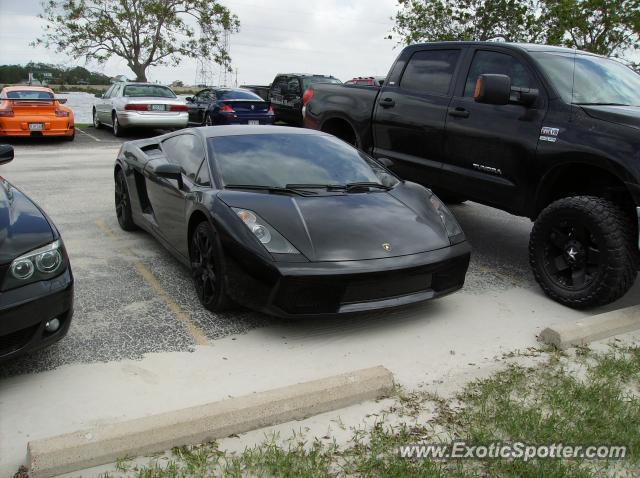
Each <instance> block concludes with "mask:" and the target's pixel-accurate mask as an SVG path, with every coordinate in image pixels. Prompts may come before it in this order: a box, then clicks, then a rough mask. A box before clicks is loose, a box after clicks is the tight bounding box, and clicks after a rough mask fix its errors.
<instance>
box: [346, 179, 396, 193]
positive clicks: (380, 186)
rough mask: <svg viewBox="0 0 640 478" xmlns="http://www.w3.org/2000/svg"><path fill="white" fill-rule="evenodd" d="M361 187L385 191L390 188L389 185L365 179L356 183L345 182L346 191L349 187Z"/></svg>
mask: <svg viewBox="0 0 640 478" xmlns="http://www.w3.org/2000/svg"><path fill="white" fill-rule="evenodd" d="M362 188H374V189H383V190H385V191H388V190H390V189H391V186H385V185H384V184H380V183H374V182H367V181H362V182H357V183H347V185H346V189H347V191H349V190H351V189H362Z"/></svg>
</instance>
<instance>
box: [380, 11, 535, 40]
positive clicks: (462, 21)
mask: <svg viewBox="0 0 640 478" xmlns="http://www.w3.org/2000/svg"><path fill="white" fill-rule="evenodd" d="M398 4H399V6H400V10H399V11H398V12H397V14H396V17H395V21H396V23H395V26H394V28H393V30H392V33H391V34H390V35H389V37H388V38H389V39H393V38H394V35H395V36H396V38H397V39H399V41H400V42H401V43H405V44H409V43H415V42H421V41H444V40H480V41H485V40H490V39H492V38H496V37H502V38H504V39H506V40H508V41H520V42H536V41H538V40H539V39H540V38H541V37H542V35H543V33H544V28H543V25H542V24H541V22H540V19H541V17H542V15H543V13H544V10H543V9H542V8H541V5H540V2H537V1H535V0H486V1H484V0H399V1H398Z"/></svg>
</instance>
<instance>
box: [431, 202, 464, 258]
mask: <svg viewBox="0 0 640 478" xmlns="http://www.w3.org/2000/svg"><path fill="white" fill-rule="evenodd" d="M430 201H431V205H432V206H433V208H434V209H435V210H436V212H437V213H438V216H440V220H441V221H442V224H444V228H445V229H446V231H447V235H448V236H449V243H451V245H453V244H458V243H460V242H463V241H464V240H465V235H464V232H462V228H461V227H460V224H458V221H457V220H456V218H455V216H454V215H453V214H452V213H451V211H449V209H448V208H447V206H445V205H444V203H443V202H442V201H440V199H438V196H436V195H435V194H433V195H432V196H431V198H430Z"/></svg>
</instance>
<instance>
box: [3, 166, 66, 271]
mask: <svg viewBox="0 0 640 478" xmlns="http://www.w3.org/2000/svg"><path fill="white" fill-rule="evenodd" d="M53 239H54V235H53V231H52V230H51V225H50V224H49V221H48V220H47V218H46V217H45V216H44V214H43V213H42V211H40V209H38V207H37V206H36V205H35V204H34V203H33V201H31V199H29V197H28V196H26V195H25V194H23V193H22V192H21V191H19V190H18V189H16V188H14V187H13V186H12V185H11V184H10V183H9V182H8V181H6V180H4V179H2V178H0V264H6V263H9V262H11V261H12V260H13V259H15V258H16V257H18V256H20V255H21V254H24V253H25V252H29V251H31V250H33V249H35V248H37V247H39V246H42V245H45V244H47V243H49V242H52V241H53Z"/></svg>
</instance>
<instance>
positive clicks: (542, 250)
mask: <svg viewBox="0 0 640 478" xmlns="http://www.w3.org/2000/svg"><path fill="white" fill-rule="evenodd" d="M629 226H630V224H629V223H628V221H627V220H626V218H625V215H624V214H623V212H622V210H620V208H618V206H616V205H615V204H614V203H613V202H611V201H608V200H606V199H603V198H598V197H592V196H577V197H570V198H564V199H560V200H558V201H556V202H554V203H552V204H551V205H550V206H548V207H547V208H546V209H545V210H544V211H542V213H541V214H540V216H539V217H538V219H537V220H536V222H535V225H534V227H533V230H532V232H531V240H530V243H529V258H530V262H531V266H532V268H533V272H534V275H535V277H536V280H537V281H538V283H539V284H540V286H541V287H542V289H543V290H544V291H545V293H546V294H547V295H549V296H550V297H551V298H552V299H554V300H556V301H558V302H560V303H561V304H564V305H567V306H569V307H573V308H588V307H596V306H600V305H605V304H608V303H610V302H613V301H615V300H617V299H619V298H620V297H622V296H623V295H624V294H625V293H626V292H627V291H628V290H629V288H630V287H631V286H632V285H633V282H634V280H635V276H636V271H635V267H634V264H633V260H632V255H631V244H629V241H628V234H627V229H626V228H628V227H629Z"/></svg>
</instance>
